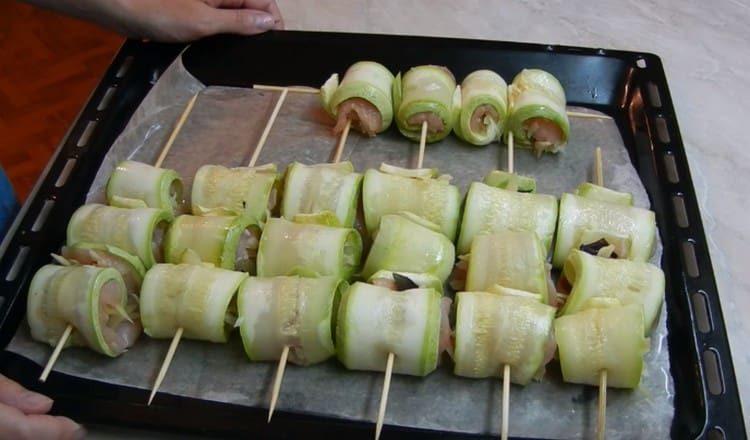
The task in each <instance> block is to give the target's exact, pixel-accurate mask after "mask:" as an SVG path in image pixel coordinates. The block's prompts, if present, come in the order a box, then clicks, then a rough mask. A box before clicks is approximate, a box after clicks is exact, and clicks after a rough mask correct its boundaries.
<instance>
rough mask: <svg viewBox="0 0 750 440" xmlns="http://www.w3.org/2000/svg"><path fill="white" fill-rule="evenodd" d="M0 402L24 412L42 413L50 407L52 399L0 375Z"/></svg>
mask: <svg viewBox="0 0 750 440" xmlns="http://www.w3.org/2000/svg"><path fill="white" fill-rule="evenodd" d="M0 403H4V404H6V405H9V406H12V407H14V408H16V409H18V410H19V411H21V412H23V413H25V414H44V413H46V412H47V411H49V409H50V408H52V399H50V398H49V397H47V396H45V395H42V394H39V393H35V392H33V391H29V390H27V389H26V388H24V387H22V386H21V385H19V384H17V383H16V382H14V381H12V380H10V379H8V378H7V377H5V376H3V375H0Z"/></svg>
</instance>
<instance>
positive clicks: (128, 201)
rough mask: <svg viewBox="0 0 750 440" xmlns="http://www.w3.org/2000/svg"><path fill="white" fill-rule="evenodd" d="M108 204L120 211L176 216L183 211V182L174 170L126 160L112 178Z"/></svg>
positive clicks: (108, 187)
mask: <svg viewBox="0 0 750 440" xmlns="http://www.w3.org/2000/svg"><path fill="white" fill-rule="evenodd" d="M107 203H108V204H110V205H112V206H117V207H120V208H158V209H162V210H164V211H166V212H168V213H170V215H172V216H174V215H177V214H179V213H181V212H182V211H183V208H184V200H183V199H182V179H180V176H179V174H177V172H176V171H174V170H170V169H166V168H156V167H154V166H151V165H148V164H145V163H141V162H136V161H133V160H125V161H122V162H120V163H119V164H117V167H116V168H115V170H114V172H112V175H111V176H110V177H109V181H108V182H107Z"/></svg>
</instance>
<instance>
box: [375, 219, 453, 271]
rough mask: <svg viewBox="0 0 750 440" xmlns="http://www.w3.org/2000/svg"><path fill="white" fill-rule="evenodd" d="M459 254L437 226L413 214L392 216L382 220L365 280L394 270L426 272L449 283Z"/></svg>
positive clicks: (376, 234)
mask: <svg viewBox="0 0 750 440" xmlns="http://www.w3.org/2000/svg"><path fill="white" fill-rule="evenodd" d="M455 255H456V252H455V249H454V248H453V243H451V241H450V240H448V239H447V238H446V237H445V235H443V234H441V233H440V230H438V229H437V228H435V226H434V225H430V224H429V222H426V221H424V220H423V219H421V218H419V217H416V216H414V215H413V214H408V213H403V214H389V215H385V216H383V219H382V220H381V221H380V228H379V229H378V231H377V232H376V233H375V238H374V241H373V243H372V247H371V248H370V253H369V254H368V255H367V260H366V261H365V265H364V268H363V269H362V277H363V278H365V279H367V278H370V277H371V276H372V275H373V274H375V273H376V272H378V271H380V270H390V271H405V272H416V273H426V274H430V275H434V276H435V277H437V278H438V279H439V280H440V281H441V282H445V280H446V279H447V278H448V276H449V275H450V273H451V268H452V267H453V261H454V260H455Z"/></svg>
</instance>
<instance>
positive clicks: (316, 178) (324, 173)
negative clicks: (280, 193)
mask: <svg viewBox="0 0 750 440" xmlns="http://www.w3.org/2000/svg"><path fill="white" fill-rule="evenodd" d="M361 183H362V175H361V174H359V173H356V172H355V171H354V167H353V166H352V164H351V162H339V163H335V164H327V163H324V164H317V165H304V164H301V163H298V162H295V163H293V164H291V165H290V166H289V168H287V171H286V179H285V183H284V198H283V200H282V202H281V215H282V216H283V217H284V218H287V219H290V220H291V219H293V218H294V216H296V215H298V214H317V213H321V212H324V211H329V212H331V213H333V214H334V215H335V216H336V219H337V220H338V224H339V225H340V226H346V227H349V228H350V227H352V226H353V225H354V220H355V218H356V216H357V202H358V197H359V188H360V185H361Z"/></svg>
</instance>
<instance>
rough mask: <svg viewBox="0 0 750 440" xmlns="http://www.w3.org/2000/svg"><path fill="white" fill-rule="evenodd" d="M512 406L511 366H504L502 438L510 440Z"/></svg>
mask: <svg viewBox="0 0 750 440" xmlns="http://www.w3.org/2000/svg"><path fill="white" fill-rule="evenodd" d="M509 406H510V365H508V364H505V365H504V366H503V416H502V424H501V425H500V427H501V428H500V429H501V431H500V438H501V439H502V440H508V407H509Z"/></svg>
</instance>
